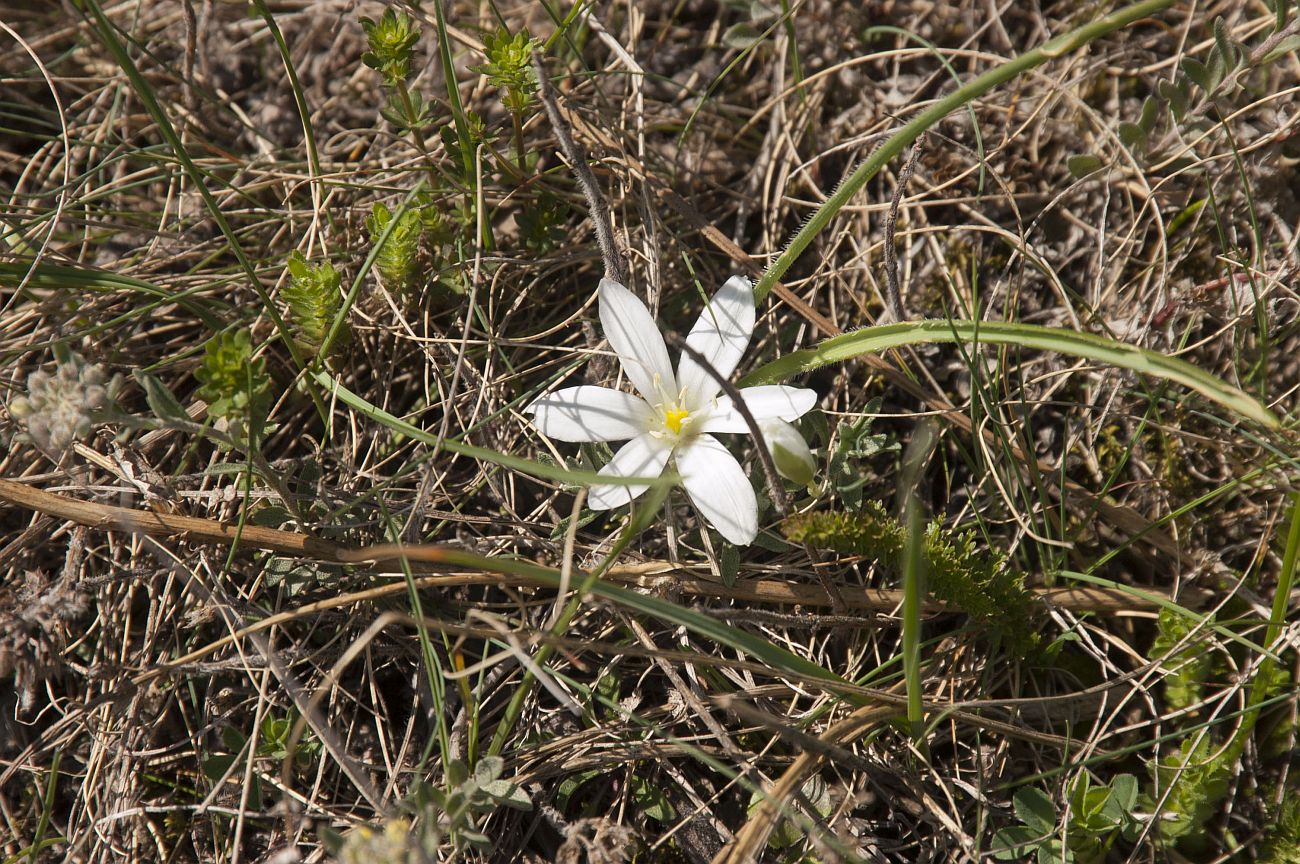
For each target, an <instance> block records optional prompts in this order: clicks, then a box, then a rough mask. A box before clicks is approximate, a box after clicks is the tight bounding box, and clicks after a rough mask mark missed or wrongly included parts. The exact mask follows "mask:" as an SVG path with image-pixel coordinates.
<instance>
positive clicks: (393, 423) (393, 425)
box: [308, 370, 679, 487]
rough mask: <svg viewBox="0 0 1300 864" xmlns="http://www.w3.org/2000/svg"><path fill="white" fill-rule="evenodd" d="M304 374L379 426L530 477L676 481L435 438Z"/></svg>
mask: <svg viewBox="0 0 1300 864" xmlns="http://www.w3.org/2000/svg"><path fill="white" fill-rule="evenodd" d="M308 376H309V377H310V378H312V379H313V380H315V382H316V383H317V384H319V385H320V386H321V388H322V389H324V390H325V392H326V393H327V394H328V395H330V396H333V397H334V398H336V399H338V400H339V401H340V402H342V403H343V404H344V405H347V406H348V407H349V408H351V409H353V410H354V411H358V412H360V413H362V414H364V415H365V416H367V417H369V418H370V419H371V420H374V421H375V422H376V423H379V424H380V425H382V426H387V427H388V428H389V429H392V430H393V431H395V432H400V433H402V434H403V435H405V436H406V437H408V438H411V439H413V440H415V441H419V442H421V443H423V444H428V445H429V446H431V447H441V448H442V449H444V450H449V451H450V452H452V453H455V454H457V455H458V456H465V457H468V458H470V459H479V460H481V461H483V462H491V463H492V464H494V465H502V466H504V467H506V468H513V469H514V470H516V471H521V472H523V473H524V474H529V475H531V476H533V477H544V478H546V479H547V480H556V481H558V482H561V483H576V484H592V483H608V484H611V485H615V486H654V487H658V486H670V485H672V484H675V483H677V482H679V480H678V477H677V476H676V475H675V474H672V473H669V472H664V474H663V475H662V476H660V477H614V476H608V475H604V474H597V473H596V472H595V471H574V470H571V469H568V468H561V467H559V466H558V465H546V464H544V463H541V462H534V461H532V460H531V459H524V458H522V457H520V456H511V455H509V454H508V453H498V452H496V451H495V450H488V449H487V448H485V447H475V446H474V445H472V444H462V443H461V442H459V441H454V440H452V439H450V438H443V439H441V440H439V439H438V436H437V435H435V434H433V433H432V432H426V431H425V430H423V429H421V428H420V427H419V426H415V425H413V424H411V423H407V422H406V421H405V420H403V419H401V418H400V417H395V416H393V415H392V414H389V413H388V412H387V411H385V410H384V409H383V408H380V407H378V406H377V405H372V404H371V403H370V402H367V401H366V400H365V399H363V398H361V397H360V396H358V395H357V394H356V393H353V392H352V391H351V390H349V389H348V388H346V387H344V386H343V385H342V384H341V383H339V381H338V379H336V378H334V377H333V376H332V375H330V374H329V373H328V372H325V371H321V370H317V371H315V372H310V373H308Z"/></svg>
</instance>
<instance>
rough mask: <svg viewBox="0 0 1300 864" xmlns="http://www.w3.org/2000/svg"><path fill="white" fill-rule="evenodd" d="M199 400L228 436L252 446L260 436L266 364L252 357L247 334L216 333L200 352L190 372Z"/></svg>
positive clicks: (266, 400) (267, 388) (267, 386)
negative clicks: (223, 424)
mask: <svg viewBox="0 0 1300 864" xmlns="http://www.w3.org/2000/svg"><path fill="white" fill-rule="evenodd" d="M194 377H195V378H196V379H198V382H199V384H200V385H201V386H200V387H199V391H198V393H199V397H200V398H201V399H205V400H207V402H208V413H209V414H210V415H212V416H213V417H218V418H221V419H223V420H225V421H226V422H227V423H228V424H229V428H230V434H231V436H232V437H234V438H237V439H245V440H247V441H248V442H249V443H250V444H255V443H256V441H257V439H258V438H259V437H260V436H261V433H262V430H263V426H264V424H265V422H266V415H267V411H268V410H269V408H270V402H271V398H270V397H271V380H270V378H269V376H268V375H267V373H266V360H264V359H263V358H261V357H256V358H254V357H253V340H252V337H251V336H250V335H249V332H248V331H247V330H236V331H234V332H226V333H218V334H217V335H216V336H213V337H212V338H211V339H209V340H208V344H207V345H206V346H205V347H204V350H203V364H202V365H201V366H199V368H198V369H196V370H194Z"/></svg>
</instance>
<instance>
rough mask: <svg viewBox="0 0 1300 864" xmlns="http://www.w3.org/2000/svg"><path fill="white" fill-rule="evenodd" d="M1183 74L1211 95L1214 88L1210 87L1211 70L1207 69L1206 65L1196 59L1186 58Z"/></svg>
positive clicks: (1184, 59) (1183, 64)
mask: <svg viewBox="0 0 1300 864" xmlns="http://www.w3.org/2000/svg"><path fill="white" fill-rule="evenodd" d="M1182 68H1183V74H1184V75H1186V76H1187V77H1188V78H1190V79H1191V80H1192V82H1193V83H1194V84H1195V85H1196V86H1197V87H1200V88H1201V89H1202V90H1204V91H1205V92H1206V93H1209V92H1210V91H1211V90H1213V89H1214V88H1213V87H1212V86H1210V70H1209V69H1207V68H1205V64H1204V63H1202V62H1201V61H1200V60H1197V59H1196V58H1194V57H1184V58H1183V62H1182Z"/></svg>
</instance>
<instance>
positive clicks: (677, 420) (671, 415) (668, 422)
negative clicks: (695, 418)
mask: <svg viewBox="0 0 1300 864" xmlns="http://www.w3.org/2000/svg"><path fill="white" fill-rule="evenodd" d="M689 416H691V412H689V411H687V410H686V409H685V408H669V409H668V410H667V411H665V412H664V425H665V426H667V427H668V428H669V429H671V430H672V431H673V434H674V435H680V434H682V424H683V423H685V422H686V418H687V417H689Z"/></svg>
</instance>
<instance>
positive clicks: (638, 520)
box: [488, 487, 668, 756]
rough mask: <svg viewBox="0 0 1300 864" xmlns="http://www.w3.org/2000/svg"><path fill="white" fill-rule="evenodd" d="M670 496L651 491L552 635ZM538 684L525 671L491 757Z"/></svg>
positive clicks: (546, 650)
mask: <svg viewBox="0 0 1300 864" xmlns="http://www.w3.org/2000/svg"><path fill="white" fill-rule="evenodd" d="M667 497H668V489H667V488H666V487H664V488H659V489H652V490H651V491H650V493H649V495H648V496H647V498H646V500H645V502H644V503H643V504H642V505H641V506H640V507H639V508H638V512H636V513H635V514H634V515H633V518H632V519H631V520H630V521H629V522H628V523H627V526H626V527H625V528H624V529H623V533H621V534H620V535H619V536H618V539H617V540H616V541H614V546H613V547H612V548H611V549H610V550H609V554H608V555H606V556H605V558H604V560H603V561H601V562H600V564H599V565H597V566H596V567H594V568H592V570H591V571H590V572H588V573H586V574H585V575H584V576H583V578H582V580H581V581H580V582H579V583H578V584H577V585H576V586H574V587H573V589H572V593H571V594H570V595H569V600H568V602H567V603H566V604H565V606H564V609H563V610H562V611H561V612H560V615H559V617H557V618H556V619H555V624H554V626H552V627H551V635H552V636H557V637H558V636H563V635H564V633H565V631H566V630H568V629H569V625H570V624H572V623H573V619H574V618H575V617H576V616H577V614H578V610H579V609H580V608H581V607H582V601H583V598H585V597H586V596H587V592H589V591H591V589H592V587H593V586H594V585H595V584H596V583H597V582H598V581H599V580H600V577H601V575H603V574H604V573H605V572H606V571H607V570H609V568H610V567H612V566H613V564H614V562H615V561H617V560H618V556H619V555H621V554H622V553H623V550H624V549H626V548H627V544H629V543H631V542H632V538H634V537H636V535H638V534H640V533H641V531H642V530H643V529H645V528H646V527H647V525H648V524H649V522H650V521H651V520H652V519H654V517H655V516H656V515H658V513H659V508H660V507H662V506H663V502H664V499H665V498H667ZM555 645H556V643H554V642H546V643H543V644H542V645H540V646H539V647H538V649H537V654H536V655H534V656H533V662H534V663H536V664H537V666H538V668H541V667H542V666H543V665H544V664H545V663H546V661H547V660H549V659H550V658H551V655H552V654H553V653H555ZM534 683H535V679H534V677H533V673H532V672H530V671H527V670H525V672H524V678H523V680H522V681H520V682H519V686H518V687H516V688H515V692H514V694H513V695H512V696H511V697H510V704H508V705H507V706H506V713H505V715H504V716H503V717H502V718H501V722H500V723H498V724H497V729H496V732H495V733H493V735H492V743H491V744H490V745H488V755H489V756H498V755H500V753H501V751H502V750H503V749H504V748H505V746H506V739H507V738H508V737H509V736H510V733H511V731H513V730H514V728H515V723H517V722H518V721H519V715H520V714H521V713H523V710H524V702H525V701H526V700H527V699H528V694H529V693H531V692H532V691H533V684H534Z"/></svg>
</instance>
